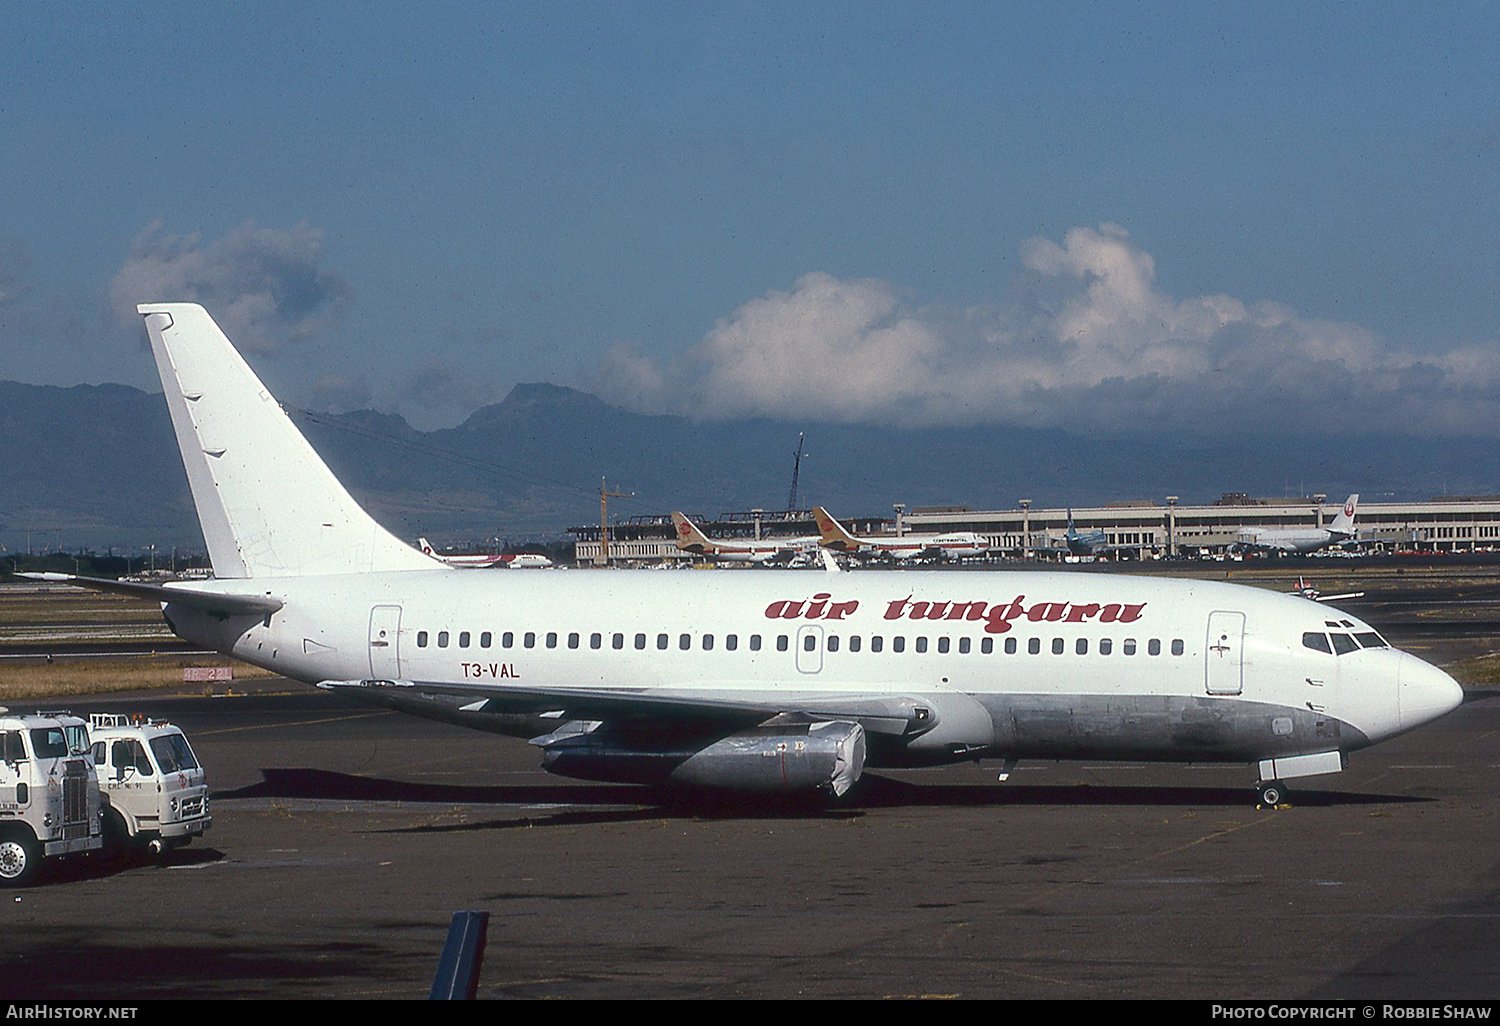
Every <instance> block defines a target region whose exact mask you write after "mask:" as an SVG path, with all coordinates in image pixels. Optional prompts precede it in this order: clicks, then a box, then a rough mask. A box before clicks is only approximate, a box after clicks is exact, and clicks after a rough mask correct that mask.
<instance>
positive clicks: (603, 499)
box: [599, 477, 635, 566]
mask: <svg viewBox="0 0 1500 1026" xmlns="http://www.w3.org/2000/svg"><path fill="white" fill-rule="evenodd" d="M634 495H635V492H612V491H609V490H608V489H607V488H606V487H605V485H604V478H602V477H601V478H600V479H599V565H600V566H609V500H610V499H628V498H631V497H632V496H634Z"/></svg>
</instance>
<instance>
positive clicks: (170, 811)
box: [89, 713, 213, 854]
mask: <svg viewBox="0 0 1500 1026" xmlns="http://www.w3.org/2000/svg"><path fill="white" fill-rule="evenodd" d="M89 719H90V733H91V735H92V737H93V752H94V759H93V761H94V765H95V766H96V767H97V768H98V774H99V787H100V789H101V790H102V791H103V792H104V796H105V807H104V832H105V845H106V847H108V848H111V849H120V848H125V847H143V848H147V849H149V850H150V851H151V852H152V853H153V854H154V853H159V852H161V851H162V850H163V849H165V848H170V847H176V846H179V845H183V844H187V843H188V842H189V841H191V840H192V839H193V838H194V837H198V836H200V835H201V834H202V833H203V831H205V830H207V829H208V828H209V827H210V826H212V825H213V817H212V816H211V815H209V811H208V781H207V779H206V777H205V775H204V772H203V767H202V766H201V765H199V763H198V759H197V756H195V755H194V754H193V747H192V745H190V744H188V739H187V737H186V735H184V734H183V732H182V730H181V729H180V728H178V727H175V726H173V725H172V724H170V723H167V722H165V721H162V720H147V719H142V718H140V717H130V716H126V715H124V714H123V713H93V714H91V715H90V717H89Z"/></svg>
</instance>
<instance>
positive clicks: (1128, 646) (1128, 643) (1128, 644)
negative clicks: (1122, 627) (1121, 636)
mask: <svg viewBox="0 0 1500 1026" xmlns="http://www.w3.org/2000/svg"><path fill="white" fill-rule="evenodd" d="M1123 651H1124V652H1125V654H1126V655H1135V639H1134V638H1126V639H1125V644H1124V646H1123Z"/></svg>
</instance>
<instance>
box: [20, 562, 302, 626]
mask: <svg viewBox="0 0 1500 1026" xmlns="http://www.w3.org/2000/svg"><path fill="white" fill-rule="evenodd" d="M16 576H17V577H26V578H29V579H30V580H33V581H54V582H57V583H59V584H76V585H78V587H80V588H91V589H93V590H94V591H109V592H117V593H119V594H123V595H134V596H135V597H136V598H143V599H149V600H151V601H153V602H173V603H176V604H177V605H182V606H191V607H192V608H194V609H202V610H205V611H207V612H210V613H218V614H221V615H226V616H233V615H236V614H245V613H254V614H257V615H264V614H266V613H274V612H276V610H278V609H280V608H281V607H282V606H283V605H284V604H285V603H283V602H282V601H281V599H279V598H273V597H272V596H270V595H239V594H225V593H223V592H216V591H200V590H198V589H196V588H181V587H179V588H174V587H172V586H171V585H169V584H144V583H142V582H140V581H116V580H111V579H110V578H107V577H77V576H75V575H73V574H46V573H41V574H38V573H18V574H16Z"/></svg>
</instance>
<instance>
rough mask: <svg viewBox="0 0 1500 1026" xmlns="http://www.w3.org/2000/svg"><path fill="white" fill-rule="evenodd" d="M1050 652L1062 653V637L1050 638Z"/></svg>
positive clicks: (1054, 653)
mask: <svg viewBox="0 0 1500 1026" xmlns="http://www.w3.org/2000/svg"><path fill="white" fill-rule="evenodd" d="M1052 654H1053V655H1062V654H1063V639H1062V638H1053V639H1052Z"/></svg>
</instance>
